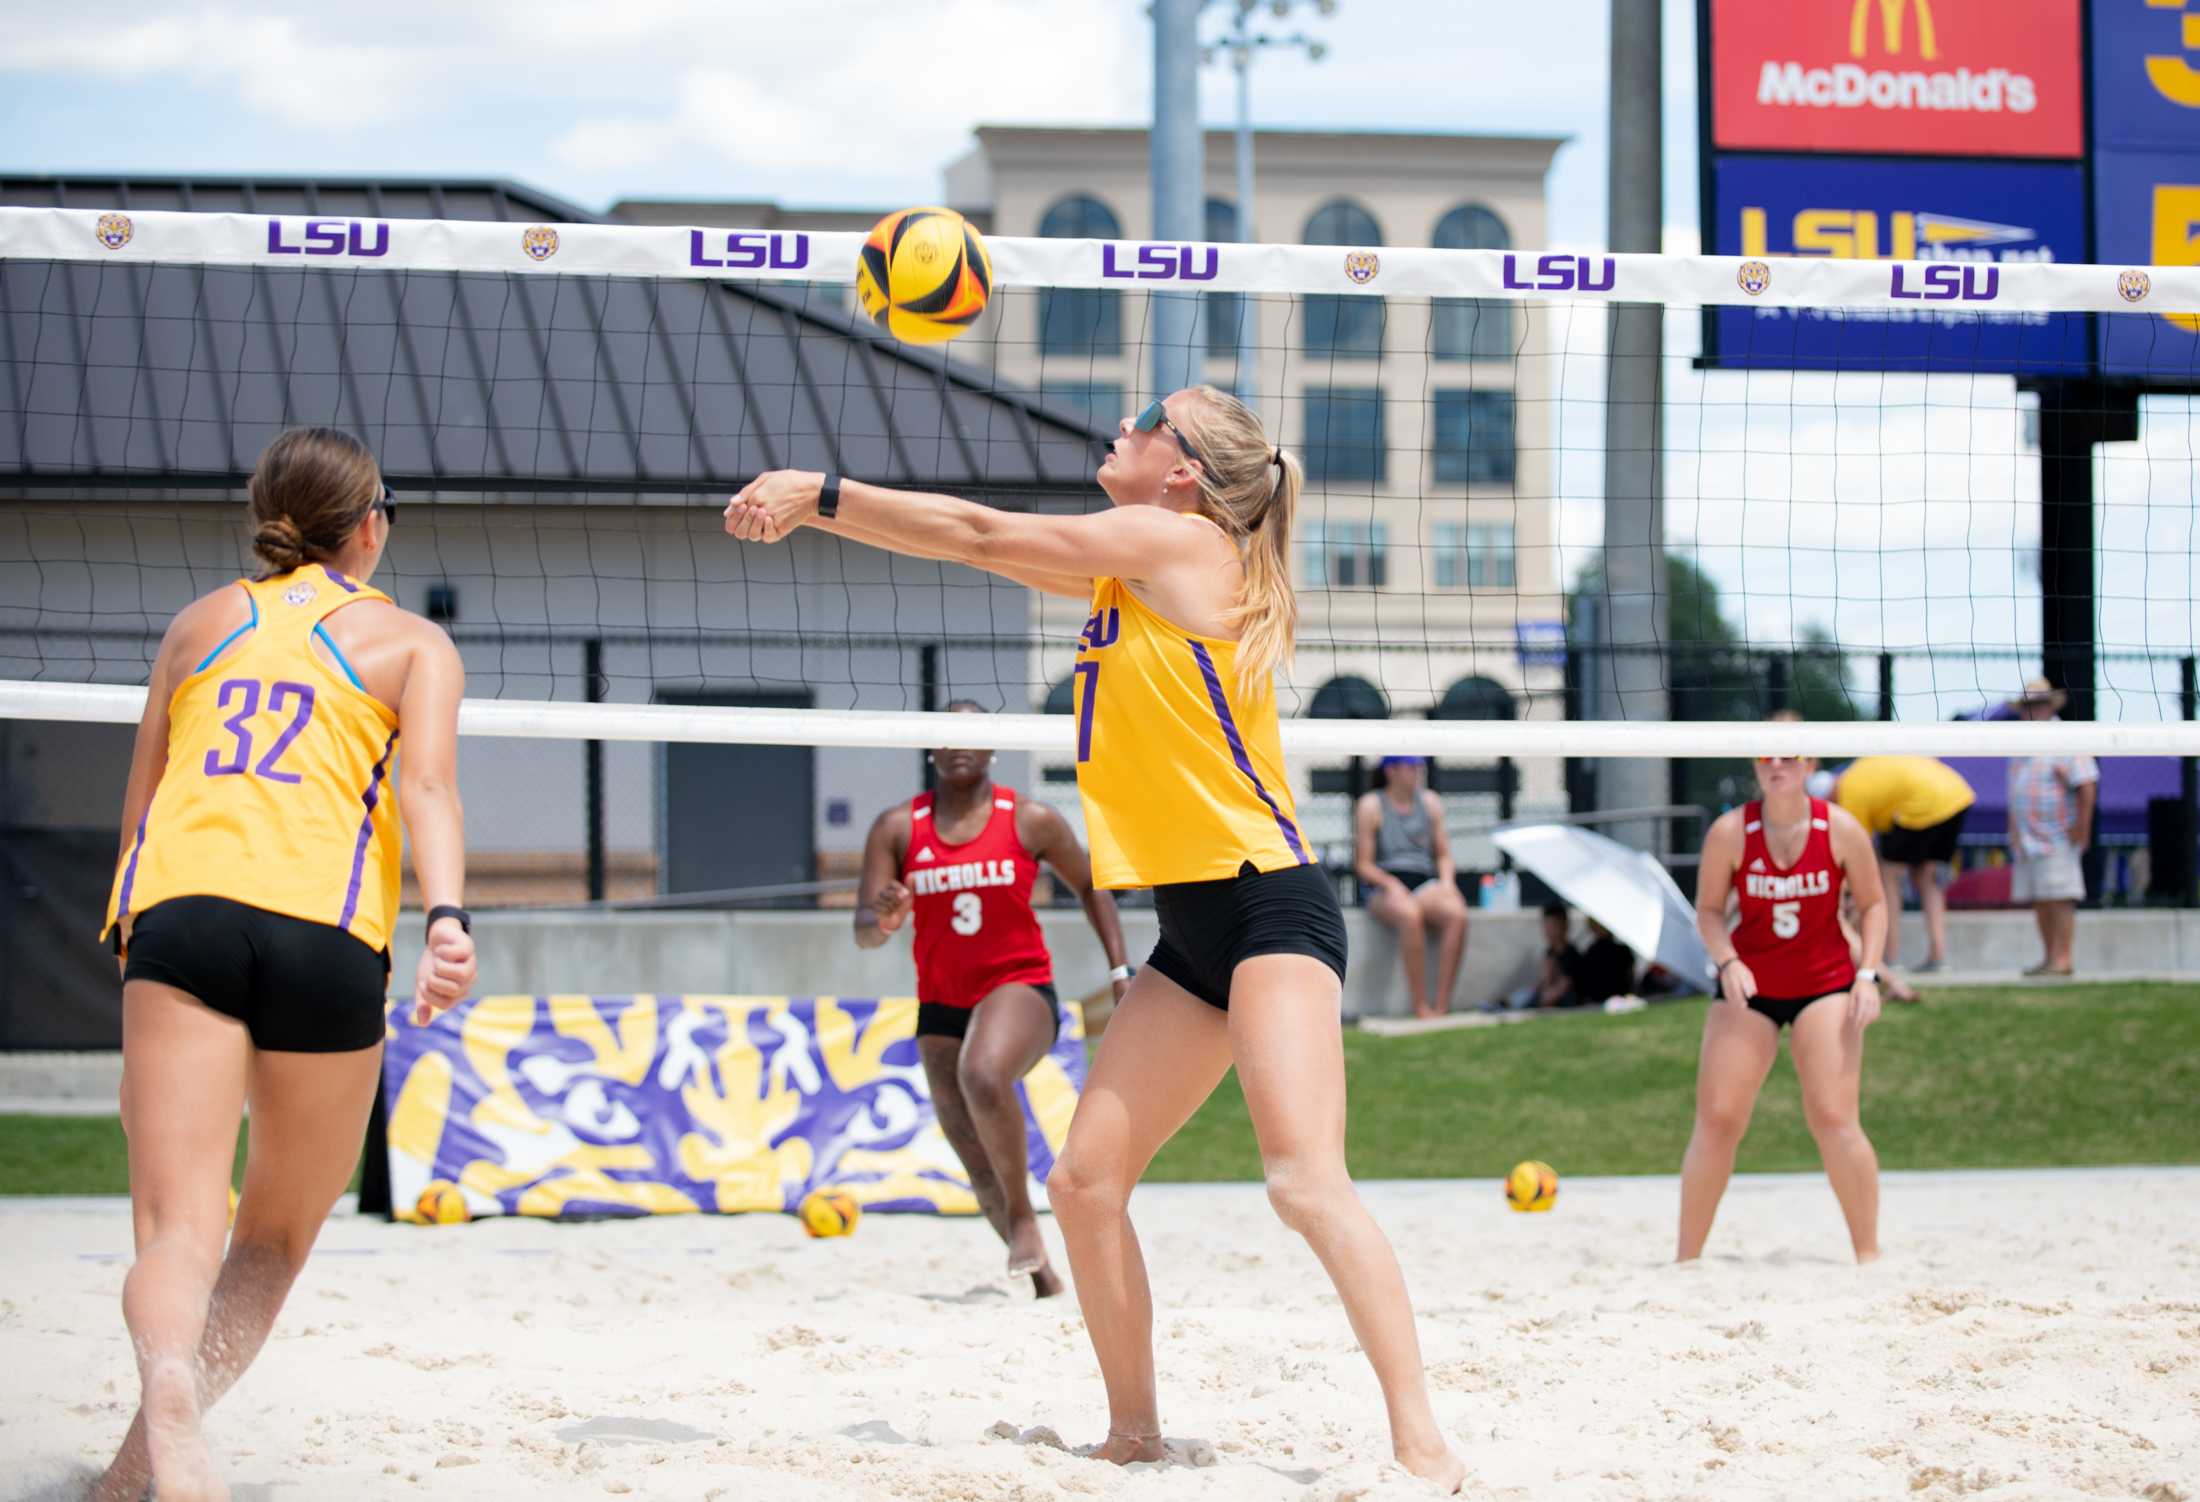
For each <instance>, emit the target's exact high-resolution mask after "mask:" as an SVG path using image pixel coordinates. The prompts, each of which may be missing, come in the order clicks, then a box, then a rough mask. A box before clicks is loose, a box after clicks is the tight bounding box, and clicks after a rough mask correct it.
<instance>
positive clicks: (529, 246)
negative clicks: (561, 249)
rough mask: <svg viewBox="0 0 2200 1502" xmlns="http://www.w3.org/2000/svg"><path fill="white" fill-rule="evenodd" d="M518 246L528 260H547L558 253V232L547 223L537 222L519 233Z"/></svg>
mask: <svg viewBox="0 0 2200 1502" xmlns="http://www.w3.org/2000/svg"><path fill="white" fill-rule="evenodd" d="M519 248H520V249H521V250H523V251H525V252H526V253H527V259H528V260H530V261H547V260H549V259H550V258H551V257H552V256H554V255H556V254H557V253H558V232H557V231H556V230H554V229H552V228H551V227H550V226H549V225H547V224H538V225H536V226H534V227H533V228H532V229H529V230H527V231H525V232H524V233H522V234H521V235H520V237H519Z"/></svg>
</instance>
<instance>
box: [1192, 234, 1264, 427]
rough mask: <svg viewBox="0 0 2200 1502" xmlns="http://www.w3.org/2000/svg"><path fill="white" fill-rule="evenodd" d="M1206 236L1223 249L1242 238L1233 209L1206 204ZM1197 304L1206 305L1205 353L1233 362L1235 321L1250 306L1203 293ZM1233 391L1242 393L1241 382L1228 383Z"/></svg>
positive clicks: (1232, 294)
mask: <svg viewBox="0 0 2200 1502" xmlns="http://www.w3.org/2000/svg"><path fill="white" fill-rule="evenodd" d="M1206 236H1207V239H1208V241H1209V242H1210V243H1213V244H1217V245H1226V244H1229V243H1230V242H1232V241H1235V240H1238V239H1240V238H1242V237H1241V236H1240V235H1239V233H1238V216H1237V205H1236V204H1232V203H1224V202H1223V201H1222V200H1221V199H1219V198H1210V199H1208V200H1207V229H1206ZM1200 299H1201V301H1203V302H1205V303H1206V305H1207V353H1208V354H1210V355H1218V356H1220V357H1221V358H1223V359H1225V360H1227V359H1233V358H1235V357H1236V355H1237V352H1238V320H1239V319H1240V318H1244V317H1247V316H1248V315H1250V314H1251V313H1252V311H1253V307H1252V304H1251V303H1248V302H1247V301H1246V300H1245V299H1244V298H1243V297H1242V296H1240V295H1239V294H1237V293H1235V292H1205V293H1202V294H1200ZM1230 384H1231V385H1232V387H1234V388H1240V389H1242V384H1243V383H1242V382H1240V381H1232V382H1231V383H1230Z"/></svg>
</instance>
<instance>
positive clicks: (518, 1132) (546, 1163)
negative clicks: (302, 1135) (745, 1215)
mask: <svg viewBox="0 0 2200 1502" xmlns="http://www.w3.org/2000/svg"><path fill="white" fill-rule="evenodd" d="M916 1021H917V1003H916V1001H915V999H914V998H903V997H889V998H883V999H868V998H851V997H834V996H815V997H810V996H792V997H789V996H647V995H642V996H581V995H572V996H488V997H482V998H479V999H477V1000H473V1001H469V1002H466V1003H464V1004H462V1005H460V1006H458V1007H456V1008H453V1009H452V1010H451V1011H450V1012H448V1013H445V1014H444V1015H442V1016H440V1017H438V1018H437V1019H436V1020H435V1021H434V1022H433V1023H432V1024H431V1025H429V1026H427V1027H414V1026H412V1025H411V1023H410V1020H409V1019H408V1018H406V1017H405V1016H403V1015H402V1011H401V1009H395V1008H393V1010H392V1012H391V1015H390V1026H389V1030H388V1032H387V1034H386V1046H385V1050H384V1053H383V1061H382V1076H383V1091H384V1101H385V1105H386V1110H387V1115H388V1134H387V1136H388V1154H389V1168H390V1193H391V1201H392V1203H393V1205H394V1207H395V1213H396V1216H397V1218H398V1219H400V1220H415V1221H428V1220H443V1221H450V1220H460V1219H474V1218H478V1217H482V1216H493V1215H534V1216H544V1217H548V1218H553V1219H584V1218H593V1217H600V1216H630V1215H688V1214H698V1213H709V1212H718V1213H732V1212H735V1211H745V1210H769V1211H789V1212H791V1211H792V1210H793V1209H794V1208H795V1206H796V1205H798V1204H799V1203H801V1200H802V1197H803V1196H804V1195H805V1194H807V1193H809V1192H810V1191H811V1190H813V1189H819V1188H823V1187H826V1186H828V1185H832V1186H837V1187H840V1188H844V1189H847V1190H849V1191H850V1192H852V1193H853V1194H854V1195H855V1196H856V1198H857V1200H858V1201H859V1202H860V1203H861V1204H862V1205H863V1207H864V1208H865V1209H866V1210H872V1211H913V1212H921V1213H928V1214H935V1215H974V1214H976V1213H978V1204H977V1201H976V1199H975V1198H974V1197H973V1196H972V1195H971V1192H970V1184H969V1180H968V1178H967V1177H966V1176H965V1175H964V1173H963V1169H962V1165H961V1164H960V1163H958V1162H957V1161H956V1159H955V1154H954V1151H953V1150H952V1149H951V1148H950V1147H949V1146H948V1144H947V1139H946V1138H945V1137H944V1136H943V1135H942V1134H941V1132H940V1129H939V1123H938V1121H937V1119H936V1118H935V1117H934V1115H933V1111H932V1100H931V1094H930V1091H929V1090H928V1089H927V1088H926V1084H925V1076H924V1066H923V1064H922V1063H921V1062H920V1061H919V1059H918V1056H917V1044H916ZM1084 1078H1085V1046H1084V1028H1083V1025H1082V1021H1081V1019H1080V1016H1079V1013H1078V1011H1077V1009H1076V1008H1075V1007H1065V1008H1064V1009H1063V1016H1062V1030H1061V1035H1060V1037H1059V1038H1058V1039H1057V1040H1056V1042H1055V1046H1054V1048H1053V1050H1052V1052H1050V1053H1049V1054H1048V1055H1047V1056H1046V1058H1044V1059H1042V1060H1041V1061H1040V1063H1039V1066H1038V1067H1037V1068H1036V1069H1034V1070H1033V1071H1032V1072H1031V1073H1030V1074H1029V1075H1028V1076H1027V1077H1026V1078H1025V1079H1024V1081H1023V1083H1022V1085H1021V1086H1020V1087H1019V1093H1020V1094H1021V1095H1022V1097H1023V1103H1024V1122H1025V1131H1026V1136H1027V1141H1028V1145H1029V1149H1030V1155H1031V1171H1032V1175H1033V1177H1034V1179H1036V1180H1038V1181H1040V1182H1041V1183H1042V1184H1043V1182H1044V1180H1045V1178H1046V1175H1047V1171H1048V1170H1049V1169H1050V1168H1051V1167H1052V1166H1053V1164H1054V1154H1055V1151H1056V1150H1057V1149H1058V1148H1059V1147H1060V1146H1061V1143H1062V1139H1063V1137H1064V1136H1065V1135H1066V1134H1067V1132H1068V1131H1069V1119H1070V1115H1071V1113H1072V1112H1073V1111H1074V1110H1075V1109H1076V1105H1077V1092H1078V1090H1079V1089H1080V1088H1081V1087H1082V1086H1083V1083H1084Z"/></svg>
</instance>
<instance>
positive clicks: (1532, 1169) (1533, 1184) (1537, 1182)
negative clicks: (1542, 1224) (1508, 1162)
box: [1505, 1158, 1558, 1212]
mask: <svg viewBox="0 0 2200 1502" xmlns="http://www.w3.org/2000/svg"><path fill="white" fill-rule="evenodd" d="M1505 1203H1506V1204H1508V1205H1511V1206H1512V1207H1513V1208H1514V1209H1515V1210H1526V1211H1531V1212H1532V1211H1540V1210H1548V1209H1550V1208H1551V1206H1552V1205H1554V1204H1556V1203H1558V1174H1557V1171H1556V1170H1554V1169H1553V1168H1552V1167H1551V1165H1550V1164H1548V1163H1539V1162H1537V1161H1536V1160H1535V1159H1533V1158H1530V1159H1528V1160H1527V1161H1526V1162H1525V1163H1515V1164H1514V1165H1513V1170H1512V1172H1511V1173H1509V1174H1506V1175H1505Z"/></svg>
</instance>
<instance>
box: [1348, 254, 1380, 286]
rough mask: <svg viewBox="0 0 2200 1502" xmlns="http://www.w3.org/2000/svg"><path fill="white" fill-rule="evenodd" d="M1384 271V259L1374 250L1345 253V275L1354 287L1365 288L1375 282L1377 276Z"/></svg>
mask: <svg viewBox="0 0 2200 1502" xmlns="http://www.w3.org/2000/svg"><path fill="white" fill-rule="evenodd" d="M1382 269H1383V259H1382V257H1381V256H1378V255H1377V254H1375V252H1374V251H1372V250H1352V251H1347V252H1345V258H1344V274H1345V276H1346V277H1348V278H1349V279H1350V280H1351V281H1352V283H1353V285H1355V286H1359V287H1364V286H1366V285H1367V284H1368V283H1369V282H1372V281H1373V280H1375V274H1376V273H1377V272H1379V271H1381V270H1382Z"/></svg>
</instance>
